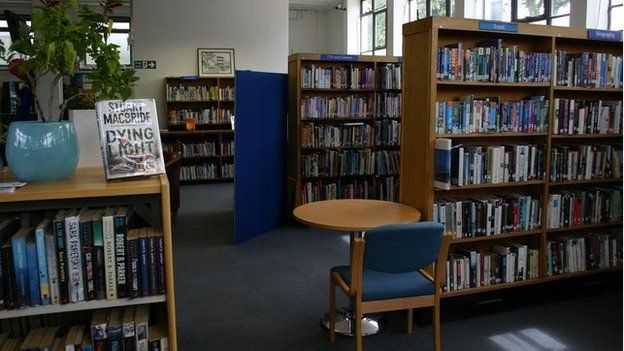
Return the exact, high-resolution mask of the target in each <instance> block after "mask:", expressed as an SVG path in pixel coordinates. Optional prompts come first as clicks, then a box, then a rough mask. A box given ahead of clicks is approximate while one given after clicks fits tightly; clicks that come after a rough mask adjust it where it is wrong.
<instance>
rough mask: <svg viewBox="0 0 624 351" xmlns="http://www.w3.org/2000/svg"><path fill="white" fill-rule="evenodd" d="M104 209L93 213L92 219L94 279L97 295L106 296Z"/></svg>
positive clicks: (103, 297)
mask: <svg viewBox="0 0 624 351" xmlns="http://www.w3.org/2000/svg"><path fill="white" fill-rule="evenodd" d="M103 215H104V211H103V210H98V211H97V212H96V213H94V214H93V219H92V220H91V225H92V228H91V230H92V232H93V279H94V280H95V297H96V299H98V300H102V299H105V298H106V271H105V263H104V232H103V227H102V216H103Z"/></svg>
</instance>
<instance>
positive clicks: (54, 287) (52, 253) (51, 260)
mask: <svg viewBox="0 0 624 351" xmlns="http://www.w3.org/2000/svg"><path fill="white" fill-rule="evenodd" d="M44 236H45V238H44V240H45V247H46V264H47V266H48V282H49V287H50V303H51V304H53V305H56V304H59V303H61V296H60V290H59V281H58V262H57V257H56V236H55V235H54V232H53V230H52V228H51V230H49V231H46V232H45V235H44Z"/></svg>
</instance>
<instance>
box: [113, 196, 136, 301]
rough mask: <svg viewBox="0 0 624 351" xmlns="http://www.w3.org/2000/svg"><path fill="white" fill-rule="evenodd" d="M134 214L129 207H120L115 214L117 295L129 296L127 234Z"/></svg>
mask: <svg viewBox="0 0 624 351" xmlns="http://www.w3.org/2000/svg"><path fill="white" fill-rule="evenodd" d="M131 216H132V210H131V209H130V208H128V207H125V206H123V207H120V208H119V209H117V212H116V214H115V271H116V275H117V297H126V296H128V293H127V287H128V284H127V282H126V279H127V269H126V265H127V258H126V256H127V255H126V236H127V232H128V222H129V220H130V217H131Z"/></svg>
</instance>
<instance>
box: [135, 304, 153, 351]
mask: <svg viewBox="0 0 624 351" xmlns="http://www.w3.org/2000/svg"><path fill="white" fill-rule="evenodd" d="M149 307H150V306H149V305H138V306H136V310H135V312H134V329H135V335H136V336H135V338H136V350H137V351H148V347H149V344H148V342H149V327H148V325H149V317H150V311H149Z"/></svg>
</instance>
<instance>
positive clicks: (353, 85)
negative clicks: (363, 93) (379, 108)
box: [301, 65, 375, 89]
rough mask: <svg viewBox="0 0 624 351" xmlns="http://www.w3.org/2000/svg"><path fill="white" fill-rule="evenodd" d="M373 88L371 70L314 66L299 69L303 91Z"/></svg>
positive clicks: (351, 67) (372, 73)
mask: <svg viewBox="0 0 624 351" xmlns="http://www.w3.org/2000/svg"><path fill="white" fill-rule="evenodd" d="M374 86H375V74H374V70H373V69H372V68H360V67H353V66H350V67H318V66H316V65H310V66H304V67H302V68H301V87H302V88H304V89H373V88H374Z"/></svg>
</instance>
